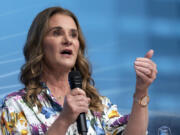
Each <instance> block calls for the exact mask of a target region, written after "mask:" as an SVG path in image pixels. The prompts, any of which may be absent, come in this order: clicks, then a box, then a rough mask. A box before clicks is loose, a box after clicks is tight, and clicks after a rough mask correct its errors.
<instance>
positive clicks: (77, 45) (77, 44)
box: [75, 41, 80, 53]
mask: <svg viewBox="0 0 180 135" xmlns="http://www.w3.org/2000/svg"><path fill="white" fill-rule="evenodd" d="M79 48H80V44H79V41H77V42H76V43H75V49H76V52H77V53H78V51H79Z"/></svg>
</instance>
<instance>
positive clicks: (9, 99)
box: [0, 89, 26, 108]
mask: <svg viewBox="0 0 180 135" xmlns="http://www.w3.org/2000/svg"><path fill="white" fill-rule="evenodd" d="M25 94H26V91H25V89H20V90H18V91H15V92H12V93H9V94H8V95H6V96H4V97H3V98H2V100H1V104H0V107H1V108H3V107H5V106H8V104H14V103H16V102H18V101H21V100H22V98H23V96H24V95H25Z"/></svg>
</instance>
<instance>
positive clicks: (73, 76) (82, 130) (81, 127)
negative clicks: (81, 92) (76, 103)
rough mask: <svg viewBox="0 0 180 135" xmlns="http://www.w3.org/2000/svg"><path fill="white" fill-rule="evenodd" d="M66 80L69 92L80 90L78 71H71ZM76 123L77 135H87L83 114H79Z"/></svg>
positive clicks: (80, 82) (80, 81)
mask: <svg viewBox="0 0 180 135" xmlns="http://www.w3.org/2000/svg"><path fill="white" fill-rule="evenodd" d="M68 79H69V84H70V87H71V90H72V89H74V88H82V78H81V74H80V72H79V71H71V72H70V73H69V76H68ZM76 121H77V128H78V132H79V134H81V135H87V132H88V129H87V124H86V115H85V113H80V114H79V116H78V118H77V120H76Z"/></svg>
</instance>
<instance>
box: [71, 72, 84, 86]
mask: <svg viewBox="0 0 180 135" xmlns="http://www.w3.org/2000/svg"><path fill="white" fill-rule="evenodd" d="M68 80H69V84H70V87H71V89H74V88H82V77H81V74H80V72H79V71H71V72H70V73H69V76H68Z"/></svg>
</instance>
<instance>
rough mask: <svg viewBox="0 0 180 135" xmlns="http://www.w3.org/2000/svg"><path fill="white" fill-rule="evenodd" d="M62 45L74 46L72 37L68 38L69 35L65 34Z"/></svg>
mask: <svg viewBox="0 0 180 135" xmlns="http://www.w3.org/2000/svg"><path fill="white" fill-rule="evenodd" d="M62 44H63V45H65V46H69V45H71V44H72V41H71V39H70V37H68V35H66V34H64V36H63V40H62Z"/></svg>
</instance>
